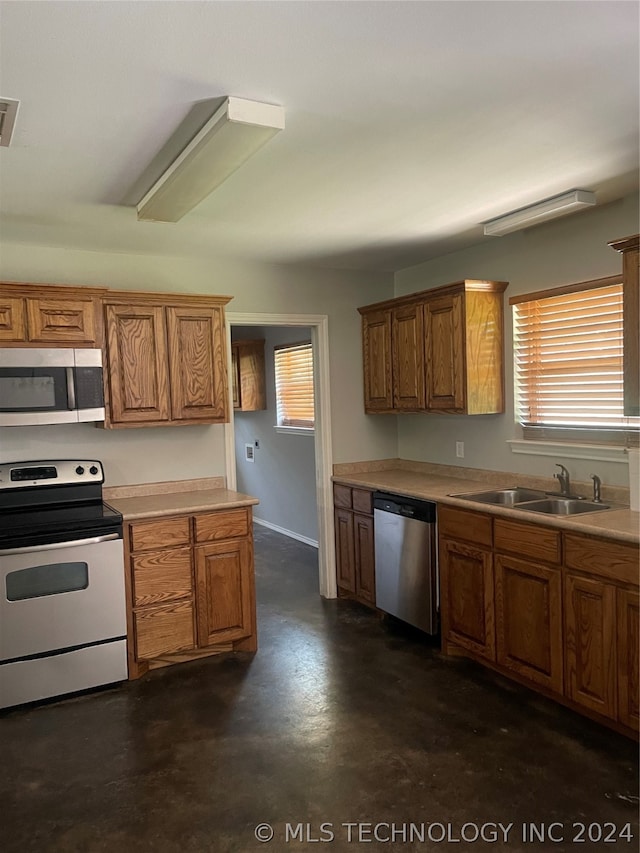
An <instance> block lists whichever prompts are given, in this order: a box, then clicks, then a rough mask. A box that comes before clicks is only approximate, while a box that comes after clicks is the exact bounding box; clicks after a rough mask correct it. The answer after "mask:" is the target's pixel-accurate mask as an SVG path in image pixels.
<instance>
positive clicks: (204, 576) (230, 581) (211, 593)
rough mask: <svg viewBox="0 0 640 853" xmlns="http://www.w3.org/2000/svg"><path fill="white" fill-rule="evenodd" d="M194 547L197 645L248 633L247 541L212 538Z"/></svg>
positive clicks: (250, 617)
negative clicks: (210, 540) (212, 540)
mask: <svg viewBox="0 0 640 853" xmlns="http://www.w3.org/2000/svg"><path fill="white" fill-rule="evenodd" d="M195 550H196V578H197V589H196V601H197V604H196V609H197V614H198V645H199V646H210V645H212V644H214V643H220V642H228V641H230V640H239V639H242V638H244V637H249V636H250V635H251V634H252V631H253V609H254V608H253V606H252V605H253V600H252V589H253V579H252V572H251V568H252V561H251V560H250V549H249V543H248V542H247V541H246V540H242V539H238V540H232V541H227V542H214V543H211V544H209V545H200V546H198V547H197V548H196V549H195Z"/></svg>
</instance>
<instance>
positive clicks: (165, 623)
mask: <svg viewBox="0 0 640 853" xmlns="http://www.w3.org/2000/svg"><path fill="white" fill-rule="evenodd" d="M125 551H126V555H127V565H128V572H127V598H128V602H127V603H128V654H129V677H130V678H137V677H139V676H140V675H143V674H144V673H145V672H146V671H147V670H148V669H154V668H157V667H160V666H168V665H170V664H174V663H180V662H181V661H185V660H191V659H193V658H197V657H205V656H208V655H211V654H218V653H220V652H226V651H232V650H234V649H242V650H243V651H255V649H256V648H257V644H256V612H255V608H256V606H255V586H254V568H253V566H254V563H253V529H252V515H251V509H250V508H249V507H239V508H233V509H225V510H216V511H215V512H206V513H197V514H194V515H177V516H170V517H162V518H157V519H156V518H154V519H150V520H140V521H132V522H127V523H125Z"/></svg>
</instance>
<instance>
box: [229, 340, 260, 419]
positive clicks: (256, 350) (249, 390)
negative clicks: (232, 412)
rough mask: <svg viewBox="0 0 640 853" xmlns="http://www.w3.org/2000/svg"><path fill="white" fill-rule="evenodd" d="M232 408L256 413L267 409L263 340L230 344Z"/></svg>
mask: <svg viewBox="0 0 640 853" xmlns="http://www.w3.org/2000/svg"><path fill="white" fill-rule="evenodd" d="M231 377H232V382H233V408H234V409H236V410H237V411H240V412H257V411H261V410H263V409H266V408H267V389H266V380H265V367H264V339H263V338H261V339H259V340H247V341H232V342H231Z"/></svg>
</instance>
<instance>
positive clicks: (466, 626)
mask: <svg viewBox="0 0 640 853" xmlns="http://www.w3.org/2000/svg"><path fill="white" fill-rule="evenodd" d="M492 563H493V560H492V556H491V553H490V552H489V551H486V550H485V549H483V548H479V547H476V546H473V545H468V544H466V543H464V542H457V541H455V540H451V539H444V538H441V539H440V600H441V621H442V635H443V637H444V639H446V640H447V641H449V642H451V643H454V644H455V645H457V646H460V647H462V648H463V649H468V650H469V651H471V652H474V653H475V654H476V655H478V656H479V657H481V658H486V659H487V660H491V661H493V660H495V657H496V651H495V609H494V591H493V588H494V582H493V565H492Z"/></svg>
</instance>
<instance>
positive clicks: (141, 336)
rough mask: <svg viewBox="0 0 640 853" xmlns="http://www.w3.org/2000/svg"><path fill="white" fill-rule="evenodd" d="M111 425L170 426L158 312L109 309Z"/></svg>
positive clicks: (151, 308)
mask: <svg viewBox="0 0 640 853" xmlns="http://www.w3.org/2000/svg"><path fill="white" fill-rule="evenodd" d="M106 325H107V347H108V359H107V370H108V379H109V395H108V399H109V423H110V424H111V425H126V424H144V423H146V422H153V423H158V422H162V421H164V422H168V421H169V417H170V412H171V406H170V400H169V370H168V361H167V348H166V327H165V319H164V312H163V310H162V308H160V307H158V306H155V305H130V306H129V305H107V307H106Z"/></svg>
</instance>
